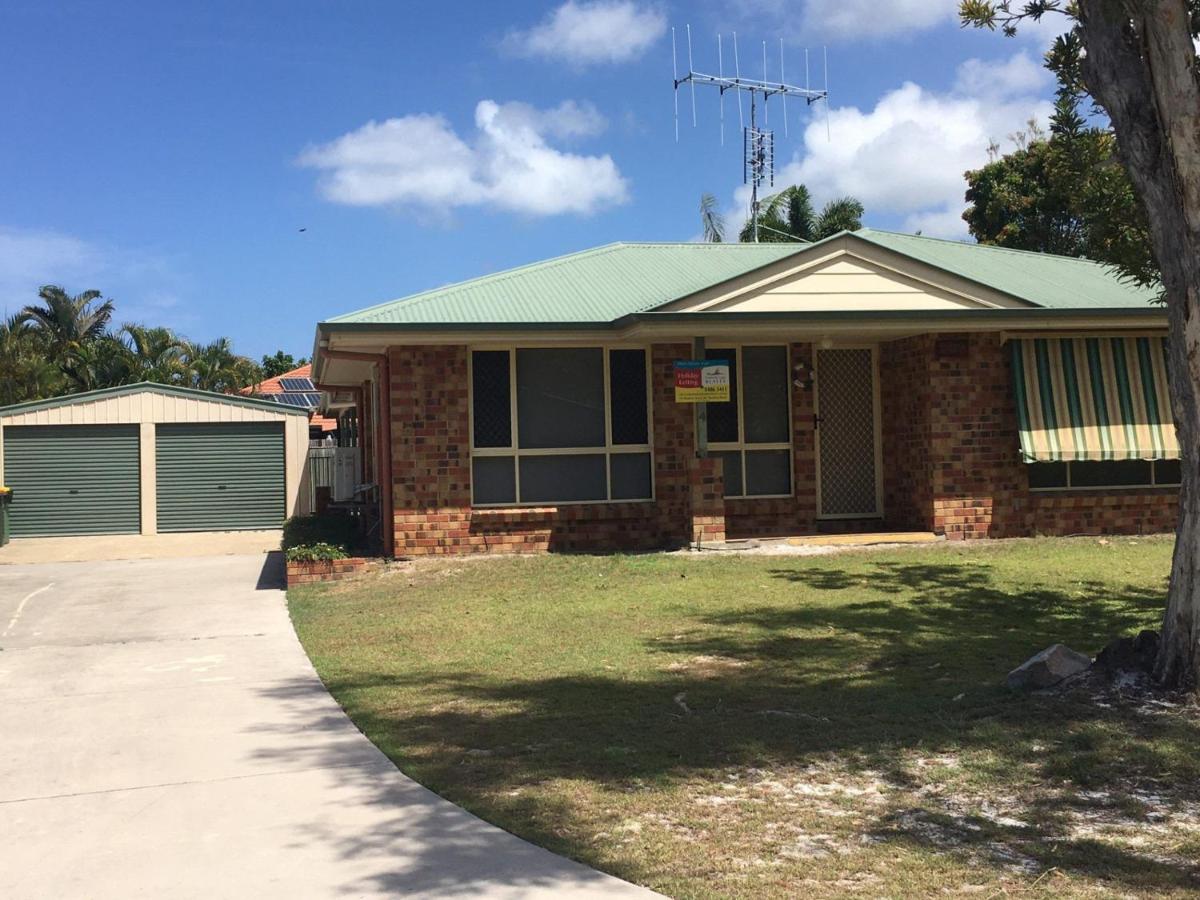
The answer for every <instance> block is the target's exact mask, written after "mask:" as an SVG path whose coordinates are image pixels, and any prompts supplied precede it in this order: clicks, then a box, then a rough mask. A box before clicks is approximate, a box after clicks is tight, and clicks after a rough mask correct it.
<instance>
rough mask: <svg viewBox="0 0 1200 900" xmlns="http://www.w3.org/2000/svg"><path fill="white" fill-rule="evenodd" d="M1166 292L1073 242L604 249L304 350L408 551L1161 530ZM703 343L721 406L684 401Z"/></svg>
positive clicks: (399, 309)
mask: <svg viewBox="0 0 1200 900" xmlns="http://www.w3.org/2000/svg"><path fill="white" fill-rule="evenodd" d="M1154 299H1155V298H1154V294H1153V292H1152V291H1150V290H1144V289H1139V288H1136V287H1133V286H1130V285H1129V284H1127V283H1124V282H1122V281H1121V280H1120V279H1119V278H1118V277H1117V276H1116V275H1115V274H1114V273H1113V272H1112V271H1111V270H1110V269H1108V268H1106V267H1104V266H1101V265H1099V264H1097V263H1093V262H1090V261H1087V260H1080V259H1069V258H1062V257H1053V256H1048V255H1043V254H1038V253H1030V252H1022V251H1013V250H1007V249H1001V248H995V247H986V246H979V245H975V244H966V243H957V242H951V241H944V240H936V239H932V238H925V237H919V236H913V235H905V234H896V233H891V232H886V231H876V230H873V229H863V230H861V231H857V232H854V233H846V232H843V233H841V234H837V235H834V236H833V237H830V238H827V239H825V240H822V241H819V242H817V243H813V244H804V245H797V244H757V245H756V244H698V243H691V244H613V245H609V246H604V247H598V248H596V249H592V250H587V251H584V252H581V253H575V254H571V255H568V256H564V257H560V258H557V259H551V260H547V261H544V262H538V263H534V264H532V265H527V266H523V267H520V268H516V269H512V270H509V271H505V272H499V273H497V274H494V275H489V276H486V277H483V278H477V279H474V280H471V281H466V282H463V283H459V284H452V285H449V286H447V287H442V288H438V289H436V290H431V291H427V292H425V293H421V294H417V295H414V296H411V297H407V298H404V299H400V300H395V301H392V302H388V303H383V304H380V305H378V306H372V307H370V308H367V309H363V310H360V311H358V312H352V313H348V314H345V315H341V316H337V317H335V318H332V319H329V320H327V321H324V322H321V323H320V324H319V325H318V327H317V335H316V346H315V351H314V355H315V356H314V358H315V363H314V372H315V378H316V380H317V382H318V383H319V384H320V385H321V386H322V387H323V388H328V389H337V390H342V391H345V392H346V393H345V396H347V397H353V398H354V400H353V403H354V409H355V411H356V413H357V421H358V423H359V425H360V427H361V431H360V433H361V436H362V439H361V441H360V444H361V447H360V450H361V453H362V457H363V458H362V460H361V462H362V466H363V471H364V472H365V473H366V478H367V480H370V481H373V482H375V483H377V484H378V486H379V490H378V502H379V504H380V508H381V509H382V510H383V511H384V515H383V528H382V531H383V536H384V545H385V551H386V552H388V553H394V554H396V555H407V554H441V553H447V554H448V553H467V552H480V551H518V550H530V549H601V548H643V547H647V548H648V547H657V546H663V545H682V544H685V543H687V542H690V541H696V540H704V541H716V540H721V539H733V538H743V537H751V536H765V535H794V534H805V533H817V532H825V531H830V532H832V531H847V530H868V529H869V530H882V529H887V530H896V529H914V530H922V531H933V532H937V533H939V534H944V535H945V536H946V537H947V538H951V539H964V538H985V537H996V536H1013V535H1035V534H1075V533H1100V532H1104V533H1107V532H1121V533H1133V532H1141V531H1162V530H1167V529H1170V528H1172V527H1173V526H1174V522H1175V518H1176V511H1177V494H1178V488H1177V485H1178V482H1179V461H1178V457H1179V449H1178V445H1177V443H1176V438H1175V432H1174V427H1173V421H1172V418H1171V409H1170V404H1169V402H1168V397H1167V386H1166V365H1165V340H1163V337H1164V335H1165V333H1166V315H1165V311H1164V309H1163V308H1162V307H1161V306H1160V305H1157V304H1156V303H1155V302H1154ZM698 360H699V361H702V360H709V361H712V364H711V365H710V367H709V368H710V371H711V373H712V374H713V375H714V376H715V377H714V380H713V385H712V391H715V392H716V393H713V394H712V396H717V395H718V394H719V393H720V392H721V391H723V390H725V389H724V388H722V387H721V384H720V381H721V377H720V376H722V375H724V376H726V377H727V379H728V396H729V399H728V400H723V401H721V402H706V403H688V402H677V390H676V388H677V377H678V378H679V379H680V383H681V384H687V383H688V381H687V379H688V378H689V377H692V376H694V374H695V369H694V367H687V366H683V367H679V366H677V362H680V361H684V362H686V361H698ZM721 363H724V364H725V366H722V365H721ZM689 372H690V373H691V374H690V375H689ZM687 393H688V391H687V390H686V389H685V390H682V391H681V392H680V394H679V399H686V397H685V396H684V395H685V394H687ZM380 423H383V427H380Z"/></svg>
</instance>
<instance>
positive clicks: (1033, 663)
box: [1007, 644, 1092, 691]
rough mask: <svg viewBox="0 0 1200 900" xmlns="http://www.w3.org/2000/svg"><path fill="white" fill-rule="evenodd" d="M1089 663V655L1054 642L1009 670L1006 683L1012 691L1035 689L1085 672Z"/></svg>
mask: <svg viewBox="0 0 1200 900" xmlns="http://www.w3.org/2000/svg"><path fill="white" fill-rule="evenodd" d="M1091 665H1092V658H1091V657H1090V656H1084V655H1083V654H1082V653H1077V652H1076V651H1074V650H1072V649H1071V648H1070V647H1065V646H1063V645H1062V644H1054V645H1053V646H1050V647H1047V648H1046V649H1045V650H1043V651H1042V652H1041V653H1037V654H1035V655H1034V656H1031V657H1030V658H1029V659H1027V660H1026V661H1025V662H1023V663H1021V665H1019V666H1017V667H1016V668H1015V669H1013V670H1012V671H1011V672H1009V673H1008V679H1007V684H1008V686H1009V688H1010V689H1012V690H1014V691H1036V690H1040V689H1041V688H1048V687H1053V686H1054V685H1056V684H1058V683H1059V682H1060V681H1062V680H1063V679H1064V678H1069V677H1071V676H1072V675H1078V674H1079V673H1080V672H1086V671H1087V670H1088V669H1089V668H1090V667H1091Z"/></svg>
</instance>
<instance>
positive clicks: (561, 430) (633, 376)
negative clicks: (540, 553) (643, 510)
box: [471, 347, 654, 506]
mask: <svg viewBox="0 0 1200 900" xmlns="http://www.w3.org/2000/svg"><path fill="white" fill-rule="evenodd" d="M648 385H649V379H648V377H647V372H646V351H645V350H643V349H640V348H638V349H625V348H620V349H610V350H605V349H603V348H600V347H569V348H568V347H545V348H543V347H538V348H518V349H516V350H474V351H472V353H471V493H472V502H473V503H474V504H475V505H476V506H510V505H516V504H520V505H536V504H543V503H555V504H557V503H598V502H607V501H616V500H650V499H652V498H653V496H654V486H653V472H652V469H653V463H652V459H651V452H650V422H649V401H648V397H647V390H648Z"/></svg>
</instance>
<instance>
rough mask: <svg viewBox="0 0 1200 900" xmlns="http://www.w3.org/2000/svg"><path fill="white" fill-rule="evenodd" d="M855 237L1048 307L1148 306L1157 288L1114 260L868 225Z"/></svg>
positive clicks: (1080, 309)
mask: <svg viewBox="0 0 1200 900" xmlns="http://www.w3.org/2000/svg"><path fill="white" fill-rule="evenodd" d="M852 233H853V234H854V235H855V236H856V237H860V238H862V239H863V240H865V241H869V242H870V243H872V244H876V245H877V246H880V247H883V248H885V249H887V250H893V251H895V252H896V253H902V254H903V255H905V256H907V257H909V258H910V259H915V260H917V261H918V262H923V263H928V264H929V265H931V266H936V267H937V268H939V269H942V270H943V271H946V272H950V273H952V274H954V275H958V276H960V277H962V278H969V279H970V280H971V281H975V282H978V283H979V284H982V285H984V286H986V287H989V288H992V289H993V290H997V291H1001V292H1002V293H1005V294H1009V295H1011V296H1013V297H1016V298H1018V299H1020V300H1026V301H1028V302H1029V303H1033V304H1036V305H1037V306H1041V307H1044V308H1046V309H1074V310H1079V311H1080V312H1087V311H1090V310H1095V309H1144V308H1146V307H1147V306H1150V305H1151V304H1152V303H1153V301H1154V299H1155V297H1156V296H1157V295H1158V292H1157V291H1155V290H1153V289H1151V288H1142V287H1138V286H1137V285H1134V284H1132V283H1129V282H1126V281H1123V280H1121V277H1120V275H1119V273H1118V272H1117V271H1116V270H1115V269H1113V268H1112V267H1111V266H1107V265H1104V264H1103V263H1098V262H1093V261H1092V260H1090V259H1079V258H1077V257H1071V256H1053V255H1051V254H1049V253H1035V252H1033V251H1030V250H1009V249H1008V248H1006V247H993V246H989V245H987V244H969V243H965V242H963V241H946V240H941V239H939V238H930V237H922V236H920V235H915V234H898V233H896V232H894V231H876V230H875V229H873V228H864V229H862V230H861V231H855V232H852Z"/></svg>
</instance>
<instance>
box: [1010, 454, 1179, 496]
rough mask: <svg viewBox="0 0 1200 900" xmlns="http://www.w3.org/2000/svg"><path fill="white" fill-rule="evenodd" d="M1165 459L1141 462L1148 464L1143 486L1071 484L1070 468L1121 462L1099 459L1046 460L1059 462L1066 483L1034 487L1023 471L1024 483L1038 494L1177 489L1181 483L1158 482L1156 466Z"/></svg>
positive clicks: (1028, 464)
mask: <svg viewBox="0 0 1200 900" xmlns="http://www.w3.org/2000/svg"><path fill="white" fill-rule="evenodd" d="M1171 461H1172V460H1167V459H1145V460H1142V462H1148V463H1150V479H1151V480H1150V482H1148V483H1145V484H1081V485H1073V484H1071V467H1072V466H1074V465H1076V464H1077V463H1083V464H1084V465H1086V464H1087V463H1090V462H1121V460H1100V459H1061V460H1048V462H1061V463H1064V464H1065V465H1066V467H1067V483H1066V484H1065V485H1062V486H1061V487H1034V486H1033V485H1031V484H1029V470H1028V468H1027V469H1026V471H1025V483H1026V484H1027V485H1028V490H1029V491H1030V493H1038V494H1067V493H1072V494H1078V493H1087V492H1092V491H1147V490H1164V489H1170V488H1178V487H1180V486H1181V484H1182V482H1181V481H1163V482H1160V481H1159V480H1158V464H1159V463H1160V462H1171ZM1025 465H1026V466H1027V467H1028V466H1036V465H1038V463H1036V462H1031V463H1025Z"/></svg>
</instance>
